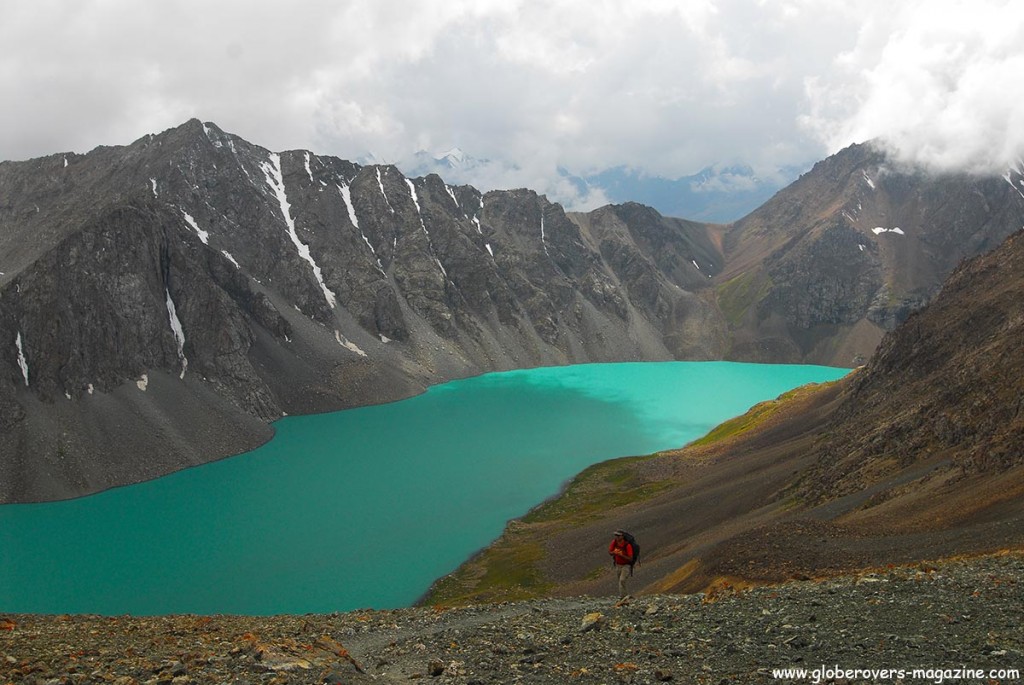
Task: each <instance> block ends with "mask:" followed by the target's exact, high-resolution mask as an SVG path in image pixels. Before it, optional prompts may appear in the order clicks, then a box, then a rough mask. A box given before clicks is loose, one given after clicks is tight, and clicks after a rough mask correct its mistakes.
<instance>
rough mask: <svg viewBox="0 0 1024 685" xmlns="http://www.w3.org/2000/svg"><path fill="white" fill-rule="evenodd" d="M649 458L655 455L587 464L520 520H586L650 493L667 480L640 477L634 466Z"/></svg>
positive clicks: (532, 521) (527, 521) (654, 491)
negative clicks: (565, 484) (647, 479)
mask: <svg viewBox="0 0 1024 685" xmlns="http://www.w3.org/2000/svg"><path fill="white" fill-rule="evenodd" d="M653 458H657V455H648V456H643V457H623V458H621V459H611V460H609V461H604V462H601V463H599V464H594V465H593V466H589V467H587V468H586V469H584V470H583V471H581V472H580V473H579V475H577V476H576V477H575V478H573V479H572V481H570V482H569V484H568V485H567V486H566V488H565V490H563V491H562V493H561V494H559V495H558V496H556V497H554V498H552V499H550V500H548V501H547V502H544V503H543V504H541V505H540V506H538V507H535V508H534V509H533V510H532V511H530V512H529V513H528V514H527V515H526V516H524V517H523V522H524V523H542V522H546V521H579V520H581V519H582V520H586V519H588V518H591V517H593V516H596V515H597V514H600V513H602V512H604V511H606V510H607V509H609V508H611V507H617V506H621V505H625V504H630V503H632V502H638V501H641V500H644V499H647V498H649V497H652V496H653V495H655V494H657V493H658V492H661V491H662V490H664V489H665V488H667V487H668V486H669V485H671V483H670V482H668V481H654V482H647V481H644V480H643V479H642V478H641V477H640V476H639V475H638V474H637V472H636V469H635V468H634V466H635V464H636V463H637V462H640V461H644V460H647V459H653Z"/></svg>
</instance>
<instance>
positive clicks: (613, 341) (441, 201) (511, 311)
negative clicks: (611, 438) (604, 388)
mask: <svg viewBox="0 0 1024 685" xmlns="http://www.w3.org/2000/svg"><path fill="white" fill-rule="evenodd" d="M0 203H2V204H0V272H2V274H0V341H4V342H3V343H2V344H0V368H2V369H3V372H2V378H3V382H2V383H0V428H2V430H0V502H3V501H24V500H38V499H52V498H61V497H70V496H75V495H80V494H84V493H88V492H93V491H96V490H101V489H104V488H106V487H110V486H113V485H119V484H124V483H130V482H135V481H138V480H141V479H145V478H149V477H153V476H156V475H160V474H162V473H167V472H169V471H172V470H175V469H178V468H181V467H184V466H188V465H190V464H197V463H202V462H205V461H209V460H210V459H214V458H217V457H221V456H225V455H229V454H235V453H238V452H240V451H244V450H246V449H250V448H252V447H255V446H256V445H258V444H260V443H261V442H263V441H265V440H267V439H268V437H269V436H270V434H271V431H270V429H269V428H268V426H267V422H269V421H272V420H274V419H276V418H278V417H280V416H283V415H285V414H289V413H308V412H318V411H325V410H334V409H339V408H344V407H350V406H355V405H362V404H367V403H375V402H383V401H388V400H393V399H396V398H400V397H405V396H408V395H411V394H414V393H416V392H419V391H421V390H423V389H424V388H425V387H427V386H428V385H430V384H432V383H437V382H440V381H444V380H447V379H451V378H456V377H462V376H467V375H472V374H476V373H480V372H484V371H491V370H500V369H509V368H516V367H527V366H535V365H546V364H567V363H575V362H591V361H613V360H631V359H671V358H676V357H687V358H713V357H715V356H717V354H718V350H719V349H720V348H721V338H722V335H723V330H724V324H723V323H722V321H721V319H720V317H719V316H718V314H717V312H716V310H715V309H714V307H713V306H712V305H711V304H709V303H708V302H706V301H705V300H704V299H702V298H701V297H700V296H699V295H697V294H695V292H694V291H695V290H698V289H699V288H700V287H701V286H704V285H705V281H706V280H707V276H706V275H705V274H714V273H715V272H716V271H717V270H718V269H720V268H721V264H722V259H721V257H720V252H719V251H718V249H717V247H716V246H715V242H714V240H713V236H712V234H713V231H714V229H713V228H712V227H708V226H704V225H700V224H681V223H680V224H675V223H672V224H666V226H667V227H668V228H670V229H671V230H669V231H668V233H666V232H665V230H661V234H656V233H657V232H655V233H652V235H651V236H649V239H645V241H640V242H634V241H633V240H632V239H631V238H630V235H629V232H628V231H626V232H623V233H621V235H616V236H610V235H606V234H605V233H607V232H605V233H601V236H600V237H599V238H598V239H597V240H596V242H595V238H594V237H593V236H591V235H588V234H586V233H585V232H584V231H582V230H581V228H580V225H579V224H578V223H577V222H574V221H573V220H572V219H570V218H569V217H568V216H567V215H566V213H565V212H564V211H563V210H562V208H561V207H560V206H558V205H555V204H552V203H550V202H548V201H547V200H546V199H545V198H544V197H541V196H538V195H537V194H536V193H534V192H532V191H529V190H515V191H498V192H490V193H486V194H482V193H480V192H478V191H477V190H475V189H474V188H471V187H468V186H462V187H451V186H448V185H447V184H445V182H444V181H443V180H442V179H440V178H439V177H437V176H433V175H432V176H427V177H425V178H417V179H409V178H405V177H404V176H402V175H401V174H400V173H399V172H398V171H397V169H395V168H394V167H388V166H367V167H362V166H359V165H356V164H353V163H350V162H346V161H343V160H340V159H337V158H332V157H320V156H316V155H313V154H311V153H309V152H304V151H291V152H283V153H280V154H278V153H272V152H269V151H267V150H265V149H263V148H260V147H258V146H256V145H252V144H250V143H248V142H246V141H244V140H242V139H241V138H238V137H237V136H233V135H231V134H228V133H225V132H223V131H221V130H220V129H218V128H217V127H216V126H214V125H213V124H209V123H206V124H204V123H201V122H199V121H197V120H193V121H189V122H187V123H186V124H184V125H182V126H180V127H178V128H175V129H171V130H168V131H165V132H164V133H162V134H160V135H155V136H147V137H145V138H143V139H140V140H138V141H136V142H135V143H132V144H131V145H128V146H125V147H110V148H97V149H96V150H94V151H92V152H90V153H89V154H87V155H75V154H60V155H52V156H50V157H46V158H41V159H36V160H30V161H27V162H4V163H2V164H0ZM655 217H656V215H655ZM656 219H657V220H660V217H656ZM662 234H664V235H662ZM659 235H660V237H659ZM666 240H668V241H670V242H671V243H672V252H671V255H668V254H667V253H664V252H663V250H662V249H661V248H662V246H663V245H664V243H665V241H666ZM666 257H670V259H671V260H672V264H671V265H667V264H666V263H665V262H664V260H665V258H666ZM699 263H703V264H704V266H703V267H702V268H703V271H702V268H701V267H698V266H697V264H699ZM690 321H694V322H697V324H695V325H690V324H689V322H690Z"/></svg>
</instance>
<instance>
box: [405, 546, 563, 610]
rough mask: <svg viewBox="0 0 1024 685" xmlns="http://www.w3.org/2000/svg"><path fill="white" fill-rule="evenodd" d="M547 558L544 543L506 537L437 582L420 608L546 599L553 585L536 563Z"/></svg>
mask: <svg viewBox="0 0 1024 685" xmlns="http://www.w3.org/2000/svg"><path fill="white" fill-rule="evenodd" d="M543 556H544V546H543V543H542V542H540V541H538V540H534V539H526V540H517V539H516V536H514V535H512V536H509V535H508V534H506V536H505V537H504V538H502V539H500V540H499V541H498V542H496V543H495V544H494V545H492V546H491V547H488V548H487V549H486V550H484V551H483V552H482V553H481V554H480V555H479V556H478V557H476V558H475V559H473V560H471V561H470V562H468V563H466V564H463V565H462V566H461V567H460V568H459V569H458V570H457V571H456V572H455V573H453V574H452V575H450V576H446V577H445V578H443V579H441V580H440V581H438V582H437V583H436V584H435V585H434V587H432V588H431V590H430V592H429V593H428V594H427V596H426V597H425V598H424V599H423V600H422V601H421V602H420V603H421V604H443V605H464V604H477V603H482V602H507V601H514V600H520V599H531V598H534V597H541V596H544V595H545V594H546V593H547V592H548V590H549V589H550V584H549V583H546V582H544V581H543V579H542V576H541V573H540V570H539V569H538V568H537V563H538V562H539V561H540V560H541V559H542V558H543Z"/></svg>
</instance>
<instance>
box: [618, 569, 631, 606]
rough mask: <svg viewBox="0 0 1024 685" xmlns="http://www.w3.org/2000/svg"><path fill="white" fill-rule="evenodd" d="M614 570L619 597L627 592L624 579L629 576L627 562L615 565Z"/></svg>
mask: <svg viewBox="0 0 1024 685" xmlns="http://www.w3.org/2000/svg"><path fill="white" fill-rule="evenodd" d="M615 571H616V573H617V575H618V577H619V598H620V599H621V598H622V597H625V596H626V594H627V592H626V579H627V578H629V564H622V565H621V566H620V565H616V566H615Z"/></svg>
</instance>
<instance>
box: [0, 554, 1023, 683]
mask: <svg viewBox="0 0 1024 685" xmlns="http://www.w3.org/2000/svg"><path fill="white" fill-rule="evenodd" d="M642 573H643V570H642V569H640V570H638V574H642ZM641 579H642V578H638V579H637V581H640V580H641ZM1022 581H1024V553H1019V552H1018V553H1013V554H1004V555H998V556H990V557H983V558H976V559H970V560H959V561H946V562H939V563H935V564H920V565H915V566H909V567H899V568H892V569H887V570H881V571H876V572H873V573H861V574H858V575H851V576H843V577H839V578H833V579H827V580H807V581H793V582H790V583H787V584H783V585H777V586H771V587H760V588H754V589H748V590H737V589H734V588H729V587H723V588H721V589H720V590H719V591H716V592H714V593H712V594H710V595H708V594H705V595H688V596H667V595H656V596H655V595H652V596H640V597H636V598H631V599H627V600H626V601H624V602H618V601H617V600H616V599H615V598H609V597H584V598H558V599H545V600H537V601H529V602H514V603H507V604H495V605H480V606H473V607H467V608H442V607H423V608H412V609H400V610H385V611H354V612H348V613H342V614H309V615H301V616H297V615H289V616H271V617H248V616H221V615H217V616H193V615H178V616H158V617H130V616H118V617H103V616H80V615H72V616H60V615H56V616H50V615H19V614H0V683H40V684H44V683H45V684H47V685H50V684H65V683H73V684H78V683H114V684H115V685H135V684H140V685H141V684H148V685H153V684H159V685H185V684H187V683H249V684H252V685H256V684H262V683H266V684H271V683H274V684H277V683H281V684H284V683H364V682H365V683H373V682H378V683H399V682H401V683H406V682H410V681H424V682H437V683H464V684H469V683H518V682H522V683H658V682H669V683H708V684H710V685H728V684H730V683H770V682H807V683H813V682H819V683H823V682H834V683H856V682H894V683H895V682H933V683H939V682H945V683H950V682H959V683H965V682H974V683H1014V682H1024V675H1022V672H1024V627H1022V624H1024V582H1022ZM613 582H614V581H613V580H612V579H611V577H609V588H610V589H611V587H612V584H613ZM782 669H787V670H788V672H785V673H784V672H782ZM801 669H803V670H802V671H801ZM915 669H919V670H917V671H916V672H915Z"/></svg>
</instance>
